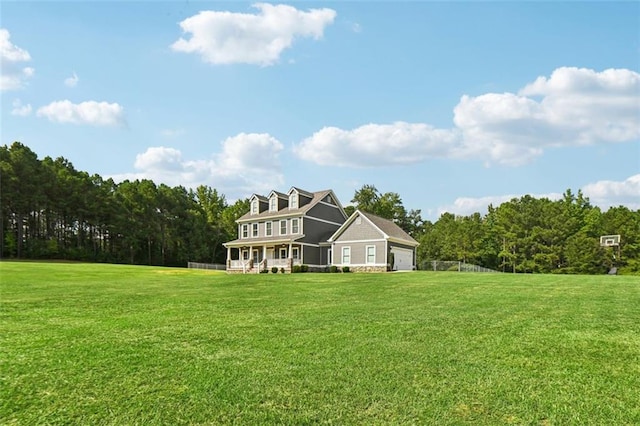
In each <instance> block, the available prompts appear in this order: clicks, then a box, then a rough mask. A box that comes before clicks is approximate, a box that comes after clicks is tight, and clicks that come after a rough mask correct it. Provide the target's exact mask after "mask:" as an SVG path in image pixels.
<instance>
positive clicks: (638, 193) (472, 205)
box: [437, 174, 640, 216]
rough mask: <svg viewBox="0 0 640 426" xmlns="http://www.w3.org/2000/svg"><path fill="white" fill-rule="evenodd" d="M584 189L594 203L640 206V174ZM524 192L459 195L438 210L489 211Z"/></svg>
mask: <svg viewBox="0 0 640 426" xmlns="http://www.w3.org/2000/svg"><path fill="white" fill-rule="evenodd" d="M581 189H582V193H583V194H584V195H585V196H586V197H588V198H589V201H590V202H591V204H592V205H594V206H598V207H600V208H601V209H603V210H607V209H608V208H609V207H616V206H621V205H622V206H626V207H628V208H629V209H631V210H638V209H640V174H637V175H633V176H631V177H629V178H627V179H625V180H623V181H611V180H602V181H598V182H594V183H589V184H587V185H585V186H583V187H582V188H581ZM524 195H526V194H510V195H491V196H486V197H477V198H473V197H459V198H456V199H455V200H454V202H453V203H452V204H449V205H446V206H440V207H438V209H437V212H438V216H439V215H441V214H442V213H445V212H449V213H453V214H456V215H462V216H468V215H470V214H473V213H476V212H479V213H481V214H486V213H487V207H488V206H489V204H493V206H494V207H497V206H499V205H500V204H502V203H505V202H507V201H509V200H511V199H513V198H520V197H522V196H524ZM530 195H531V196H532V197H534V198H548V199H550V200H559V199H561V198H562V197H563V194H560V193H555V192H554V193H549V194H530Z"/></svg>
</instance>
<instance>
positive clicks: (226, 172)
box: [112, 133, 284, 198]
mask: <svg viewBox="0 0 640 426" xmlns="http://www.w3.org/2000/svg"><path fill="white" fill-rule="evenodd" d="M283 149H284V147H283V145H282V143H280V141H278V140H277V139H275V138H274V137H272V136H270V135H269V134H266V133H241V134H239V135H236V136H233V137H230V138H227V139H225V140H224V141H222V143H221V151H220V152H219V153H217V154H214V155H212V156H211V158H209V159H203V160H186V159H184V158H183V156H182V152H181V151H179V150H177V149H175V148H170V147H163V146H159V147H150V148H148V149H147V150H146V151H145V152H143V153H141V154H138V155H137V156H136V160H135V163H134V167H135V169H136V170H137V171H136V172H135V173H128V174H120V175H114V176H112V177H113V178H114V180H116V181H122V180H125V179H129V180H134V179H152V180H153V181H155V182H163V183H165V184H167V185H170V186H177V185H182V186H185V187H190V188H194V187H197V186H198V185H209V186H213V187H215V188H216V189H218V190H221V191H222V192H224V193H225V194H227V195H228V196H229V197H231V198H233V197H245V196H247V195H249V194H251V193H253V192H268V191H269V190H271V189H273V188H276V187H278V186H280V185H282V183H283V182H284V178H283V175H282V170H281V164H280V153H281V152H282V150H283Z"/></svg>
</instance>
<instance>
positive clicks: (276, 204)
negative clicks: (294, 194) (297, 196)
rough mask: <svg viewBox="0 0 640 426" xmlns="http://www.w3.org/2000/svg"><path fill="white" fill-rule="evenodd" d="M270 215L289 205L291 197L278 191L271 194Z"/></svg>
mask: <svg viewBox="0 0 640 426" xmlns="http://www.w3.org/2000/svg"><path fill="white" fill-rule="evenodd" d="M267 198H268V199H269V213H275V212H277V211H279V210H281V209H284V208H285V207H287V206H288V205H289V196H288V195H287V194H283V193H282V192H278V191H271V193H270V194H269V197H267Z"/></svg>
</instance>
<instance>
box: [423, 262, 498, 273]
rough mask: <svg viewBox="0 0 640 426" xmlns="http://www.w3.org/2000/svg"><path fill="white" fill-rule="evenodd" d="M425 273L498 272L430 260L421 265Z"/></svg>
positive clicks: (479, 267)
mask: <svg viewBox="0 0 640 426" xmlns="http://www.w3.org/2000/svg"><path fill="white" fill-rule="evenodd" d="M420 269H421V270H423V271H454V272H498V271H496V270H493V269H489V268H485V267H483V266H478V265H474V264H472V263H465V262H461V261H456V260H428V261H424V262H422V263H421V264H420Z"/></svg>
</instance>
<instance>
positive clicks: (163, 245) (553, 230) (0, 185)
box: [0, 142, 640, 274]
mask: <svg viewBox="0 0 640 426" xmlns="http://www.w3.org/2000/svg"><path fill="white" fill-rule="evenodd" d="M0 178H1V179H0V197H1V198H0V205H1V216H0V219H1V221H2V223H1V226H0V242H1V244H0V258H30V259H69V260H86V261H96V262H113V263H131V264H148V265H178V266H185V265H186V263H187V262H188V261H194V262H209V263H221V262H224V260H225V257H226V252H225V251H224V249H223V247H222V243H223V242H225V241H228V240H232V239H235V238H236V237H237V227H236V224H235V220H236V219H237V218H238V217H239V216H241V215H242V214H244V213H246V212H247V211H248V210H249V206H248V200H246V199H245V200H239V201H237V202H235V203H234V204H228V203H227V201H226V198H225V196H224V195H223V194H220V193H218V191H217V190H215V189H212V188H210V187H207V186H200V187H198V188H196V189H195V190H193V189H186V188H184V187H181V186H178V187H174V188H171V187H169V186H167V185H164V184H160V185H156V184H155V183H154V182H152V181H150V180H135V181H124V182H121V183H119V184H116V183H114V182H113V180H111V179H103V178H102V177H100V176H98V175H92V176H91V175H89V174H88V173H86V172H82V171H78V170H76V169H75V168H74V167H73V165H72V164H71V163H70V162H69V161H68V160H66V159H64V158H57V159H55V160H54V159H51V158H50V157H46V158H44V159H43V160H40V159H38V157H37V155H36V153H34V152H33V151H31V150H30V149H29V148H28V147H26V146H25V145H23V144H20V143H18V142H15V143H14V144H12V145H11V146H10V147H8V146H2V147H0ZM426 196H428V194H425V197H426ZM351 201H352V203H353V206H349V207H348V208H347V210H348V211H352V210H353V209H355V208H359V209H362V210H364V211H368V212H371V213H374V214H377V215H379V216H382V217H386V218H388V219H392V220H394V221H395V222H396V223H397V224H398V225H400V226H401V227H402V228H403V229H405V230H406V231H407V232H408V233H409V234H411V235H412V236H413V237H414V238H416V239H417V240H418V241H419V242H420V246H419V249H418V266H426V265H428V264H429V261H431V260H457V261H463V262H467V263H473V264H478V265H482V266H484V267H487V268H491V269H496V270H502V271H509V272H561V273H594V274H600V273H605V272H606V271H607V270H609V268H611V267H612V266H614V265H615V266H618V267H620V271H621V272H631V273H638V272H640V211H631V210H629V209H628V208H626V207H623V206H620V207H615V208H610V209H609V210H608V211H606V212H602V211H600V209H599V208H598V207H594V206H592V205H591V204H590V203H589V200H588V199H587V198H586V197H584V196H583V195H582V193H580V192H578V194H577V195H574V194H573V193H572V192H571V191H570V190H567V191H566V192H565V194H564V198H563V199H561V200H558V201H550V200H548V199H544V198H543V199H536V198H533V197H531V196H524V197H521V198H519V199H513V200H511V201H509V202H506V203H503V204H501V205H500V206H498V207H493V206H490V207H489V212H488V214H486V215H484V216H483V215H480V214H479V213H476V214H473V215H470V216H455V215H452V214H450V213H445V214H443V215H442V216H441V217H440V218H439V219H438V220H437V221H436V222H435V223H431V222H429V221H424V220H423V219H422V218H421V216H420V210H410V211H407V210H406V209H405V207H404V206H403V203H402V199H401V197H400V195H399V194H397V193H394V192H388V193H384V194H382V193H380V192H379V191H378V190H377V189H376V188H375V187H374V186H372V185H364V186H363V187H362V188H361V189H360V190H358V191H356V193H355V195H354V198H353V200H351ZM607 234H621V235H622V246H621V247H620V253H619V256H618V252H617V249H616V250H613V249H610V248H609V249H603V248H601V247H600V246H599V237H600V236H601V235H607ZM614 255H616V256H617V258H616V259H614Z"/></svg>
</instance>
